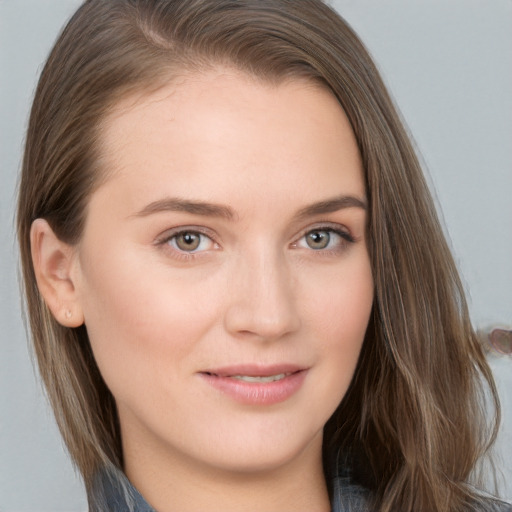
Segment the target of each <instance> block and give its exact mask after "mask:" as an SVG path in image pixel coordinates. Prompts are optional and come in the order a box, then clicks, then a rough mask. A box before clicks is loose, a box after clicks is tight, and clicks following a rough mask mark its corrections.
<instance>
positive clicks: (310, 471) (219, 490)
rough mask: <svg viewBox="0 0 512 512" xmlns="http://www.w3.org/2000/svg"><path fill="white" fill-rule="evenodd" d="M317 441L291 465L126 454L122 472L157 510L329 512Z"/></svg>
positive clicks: (132, 451)
mask: <svg viewBox="0 0 512 512" xmlns="http://www.w3.org/2000/svg"><path fill="white" fill-rule="evenodd" d="M321 442H322V436H321V435H319V436H318V439H315V440H314V441H313V442H312V443H310V445H308V446H307V447H306V448H305V449H304V451H303V452H302V453H301V454H300V455H299V456H298V457H297V458H295V459H294V460H293V462H287V463H284V464H282V465H280V466H277V467H274V468H272V469H259V470H251V471H249V470H247V471H240V470H238V471H237V470H232V469H231V470H230V469H219V468H213V467H207V466H206V467H205V465H204V464H203V465H198V464H197V463H195V461H193V460H188V461H184V460H183V458H180V460H179V461H178V460H176V458H175V457H169V456H168V454H165V455H164V454H159V455H160V456H156V457H155V454H154V453H153V454H151V457H148V456H147V452H146V451H145V450H141V451H139V450H136V451H134V450H128V451H127V452H125V454H126V455H125V473H126V475H127V476H128V478H129V480H130V481H131V482H132V484H133V485H134V486H135V487H136V488H137V490H138V491H139V492H140V493H141V494H142V495H143V496H144V498H145V499H146V500H147V501H148V503H149V504H150V505H151V506H152V507H153V508H155V510H156V511H158V512H177V511H179V512H197V510H208V511H209V512H220V511H222V512H231V511H233V512H235V511H236V512H241V511H242V512H243V511H247V512H249V511H251V512H252V511H254V510H259V511H261V512H277V511H279V512H288V511H290V512H291V511H294V512H295V511H296V510H308V511H310V512H328V511H329V510H330V504H329V497H328V492H327V486H326V483H325V477H324V474H323V467H322V457H321ZM144 452H145V453H144Z"/></svg>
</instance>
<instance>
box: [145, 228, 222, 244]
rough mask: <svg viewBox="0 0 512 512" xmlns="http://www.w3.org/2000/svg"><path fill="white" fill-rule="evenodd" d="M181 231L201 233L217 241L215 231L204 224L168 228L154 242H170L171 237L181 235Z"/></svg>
mask: <svg viewBox="0 0 512 512" xmlns="http://www.w3.org/2000/svg"><path fill="white" fill-rule="evenodd" d="M180 233H199V234H201V235H204V236H206V237H208V238H210V239H211V240H212V241H213V242H215V243H217V241H216V235H215V233H214V232H213V231H212V230H211V229H208V228H205V227H203V226H192V225H191V226H177V227H175V228H170V229H166V230H165V231H163V232H162V233H161V234H160V235H158V236H157V237H156V238H155V241H154V244H155V245H159V244H164V243H166V242H168V241H169V240H170V239H171V238H173V237H175V236H176V235H179V234H180Z"/></svg>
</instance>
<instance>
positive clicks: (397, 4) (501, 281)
mask: <svg viewBox="0 0 512 512" xmlns="http://www.w3.org/2000/svg"><path fill="white" fill-rule="evenodd" d="M79 4H80V2H79V1H77V0H0V172H1V174H0V251H1V256H0V265H1V267H0V511H3V512H13V511H19V512H58V511H70V512H78V511H85V510H86V508H87V505H86V501H85V495H84V492H83V489H82V485H81V482H80V478H79V477H78V476H77V475H76V473H75V471H74V469H73V467H72V465H71V463H70V461H69V459H68V457H67V454H66V452H65V449H64V448H63V446H62V442H61V440H60V437H59V434H58V432H57V429H56V427H55V424H54V420H53V417H52V413H51V411H50V410H49V408H48V406H47V404H46V400H45V398H44V394H43V392H42V390H41V387H40V384H39V382H38V379H37V375H36V372H35V370H34V367H33V364H32V363H31V359H30V355H29V349H28V344H27V341H26V334H25V331H24V327H23V322H22V313H21V306H20V297H19V292H18V282H17V253H16V245H15V239H14V228H13V225H14V220H13V217H14V214H13V212H14V204H15V189H16V181H17V175H18V172H19V168H20V159H21V153H22V147H23V139H24V130H25V128H26V124H27V118H28V112H29V106H30V102H31V98H32V95H33V91H34V88H35V84H36V80H37V78H38V74H39V72H40V71H41V67H42V63H43V62H44V60H45V57H46V55H47V53H48V51H49V49H50V47H51V45H52V44H53V42H54V40H55V38H56V36H57V34H58V32H59V30H60V28H61V27H62V25H63V23H64V22H65V21H66V20H67V18H68V17H69V16H70V15H71V13H72V12H73V11H74V9H75V8H76V7H77V6H78V5H79ZM332 4H333V5H334V6H335V7H336V8H337V9H338V10H339V12H340V13H341V14H342V15H343V16H344V17H345V18H346V19H347V20H348V21H349V23H350V24H351V25H352V26H353V27H354V28H355V29H356V31H357V32H358V33H359V35H360V36H361V37H362V39H363V41H364V42H365V43H366V45H367V46H368V48H369V49H370V51H371V53H372V54H373V55H374V57H375V59H376V61H377V63H378V65H379V67H380V69H381V71H382V73H383V75H384V79H385V81H386V82H387V84H388V86H389V87H390V89H391V92H392V95H393V97H394V98H395V100H396V103H397V104H398V106H399V109H400V111H401V112H402V115H403V118H404V119H405V121H406V124H407V125H408V127H409V129H410V131H411V133H412V134H413V136H414V140H415V142H416V146H417V148H418V151H419V153H420V154H421V157H422V159H423V161H424V162H425V166H426V168H427V169H428V172H427V177H428V180H429V183H430V184H431V186H432V190H433V193H434V195H435V198H436V201H437V203H438V206H439V210H440V213H441V217H442V219H443V223H444V226H445V229H446V233H447V236H448V238H449V240H450V244H451V247H452V249H453V252H454V254H455V257H456V261H457V263H458V265H459V268H460V271H461V273H462V276H463V281H464V283H465V286H466V290H467V293H468V298H469V302H470V308H471V313H472V319H473V322H474V324H475V326H476V327H478V328H481V329H484V330H485V329H489V328H490V327H493V326H500V325H501V326H508V327H509V328H510V327H512V200H511V197H512V194H511V191H512V151H511V145H512V57H511V49H512V1H510V0H493V1H492V2H489V1H486V0H422V1H420V0H337V1H333V2H332ZM490 361H491V365H492V367H493V369H494V371H495V375H496V378H497V381H498V386H499V389H500V393H501V397H502V400H503V408H504V425H503V429H502V433H501V437H500V439H499V443H498V446H497V452H498V455H499V456H501V459H502V460H501V462H499V466H500V468H501V469H502V472H503V480H504V481H505V485H504V487H503V493H502V494H503V496H504V497H506V498H508V499H509V500H510V499H512V462H511V461H512V396H511V393H510V391H511V390H512V371H511V370H512V357H496V356H490ZM447 392H449V390H447ZM507 481H508V482H507Z"/></svg>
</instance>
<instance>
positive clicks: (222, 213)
mask: <svg viewBox="0 0 512 512" xmlns="http://www.w3.org/2000/svg"><path fill="white" fill-rule="evenodd" d="M168 211H171V212H185V213H191V214H193V215H201V216H205V217H221V218H225V219H227V220H233V219H234V218H235V212H234V211H233V210H232V209H231V208H230V207H229V206H223V205H220V204H212V203H207V202H204V201H192V200H189V199H180V198H178V197H167V198H165V199H160V200H158V201H154V202H152V203H150V204H148V205H147V206H145V207H144V208H143V209H142V210H141V211H140V212H138V213H136V214H135V216H136V217H146V216H148V215H151V214H153V213H161V212H168Z"/></svg>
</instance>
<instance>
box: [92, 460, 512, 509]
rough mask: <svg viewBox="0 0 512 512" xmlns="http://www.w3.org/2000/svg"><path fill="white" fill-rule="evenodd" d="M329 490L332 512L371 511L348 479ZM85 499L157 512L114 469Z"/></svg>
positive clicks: (492, 504) (490, 505)
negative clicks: (330, 492) (330, 491)
mask: <svg viewBox="0 0 512 512" xmlns="http://www.w3.org/2000/svg"><path fill="white" fill-rule="evenodd" d="M332 491H333V494H332V512H372V508H371V507H370V492H369V491H368V490H367V489H366V488H364V487H362V486H361V485H358V484H356V483H354V482H352V481H351V479H350V477H349V476H338V477H335V478H334V480H333V482H332ZM88 499H89V512H156V510H155V509H154V508H152V507H151V506H150V505H149V504H148V503H147V502H146V500H145V499H144V498H143V497H142V495H141V494H140V493H139V492H138V491H137V489H135V487H134V486H133V485H132V484H131V483H130V481H129V480H128V478H126V476H125V475H124V474H123V472H122V471H120V470H118V469H116V468H109V469H104V470H103V471H101V472H99V473H98V475H97V476H96V479H95V481H94V484H93V486H92V489H90V491H89V493H88ZM467 512H512V506H511V505H508V504H506V503H503V502H500V501H496V500H491V499H489V500H487V501H486V503H485V505H480V504H479V505H478V506H475V507H472V508H471V509H469V510H468V511H467Z"/></svg>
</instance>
